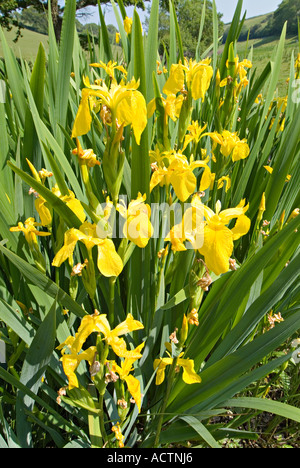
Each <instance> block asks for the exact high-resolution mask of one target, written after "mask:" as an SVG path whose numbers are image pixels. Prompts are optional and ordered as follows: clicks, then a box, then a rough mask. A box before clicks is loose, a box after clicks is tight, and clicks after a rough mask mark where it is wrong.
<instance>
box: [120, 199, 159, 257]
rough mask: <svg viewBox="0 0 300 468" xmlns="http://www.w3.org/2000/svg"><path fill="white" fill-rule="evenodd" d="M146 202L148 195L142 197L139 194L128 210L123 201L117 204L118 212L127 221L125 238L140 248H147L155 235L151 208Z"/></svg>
mask: <svg viewBox="0 0 300 468" xmlns="http://www.w3.org/2000/svg"><path fill="white" fill-rule="evenodd" d="M145 200H146V194H144V195H143V196H142V194H141V193H139V194H138V197H137V198H136V199H135V200H131V202H130V203H129V205H128V208H126V206H125V204H124V203H122V200H121V203H118V204H117V210H118V211H119V213H120V215H121V216H122V217H123V218H125V219H126V221H125V223H124V226H123V234H124V236H125V237H126V238H127V239H129V240H130V241H131V242H133V243H134V244H136V245H137V246H138V247H140V248H144V247H146V245H147V244H148V241H149V239H150V238H151V237H152V235H153V226H152V224H151V222H150V217H151V208H150V206H149V205H148V204H146V203H145Z"/></svg>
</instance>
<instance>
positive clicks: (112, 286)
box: [108, 276, 116, 326]
mask: <svg viewBox="0 0 300 468" xmlns="http://www.w3.org/2000/svg"><path fill="white" fill-rule="evenodd" d="M115 283H116V277H115V276H112V277H111V278H109V311H108V313H109V317H108V318H109V323H110V324H111V326H113V324H114V317H115Z"/></svg>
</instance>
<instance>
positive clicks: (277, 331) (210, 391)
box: [167, 310, 300, 413]
mask: <svg viewBox="0 0 300 468" xmlns="http://www.w3.org/2000/svg"><path fill="white" fill-rule="evenodd" d="M299 327H300V312H299V310H296V311H291V312H290V314H289V316H288V317H287V318H286V319H285V320H284V322H281V323H279V324H277V325H276V327H274V328H273V329H271V330H269V331H268V332H267V333H264V334H262V335H259V336H258V337H257V338H255V339H254V340H253V341H252V342H250V343H248V344H246V345H245V346H242V347H241V348H239V349H238V350H237V351H235V352H234V353H231V354H230V355H228V356H226V357H224V358H223V359H220V360H219V361H217V362H216V363H215V364H213V365H211V366H210V367H208V368H207V369H205V368H204V370H203V371H202V372H201V374H200V375H201V378H202V382H201V383H200V384H199V385H198V384H197V385H196V384H194V385H186V386H185V387H184V388H182V389H181V391H180V393H179V394H178V392H176V394H177V396H178V398H175V395H174V394H173V395H172V398H173V401H172V403H171V404H170V405H169V406H168V407H167V412H168V413H178V412H180V413H181V412H186V411H192V412H195V411H200V410H203V409H210V408H212V407H214V404H219V402H220V398H222V396H223V395H224V391H225V389H226V388H227V387H229V388H230V386H231V385H232V386H234V385H235V382H236V381H237V380H238V379H239V378H242V376H245V375H246V374H247V372H249V369H251V368H252V367H253V366H254V365H256V364H257V363H259V362H260V361H261V359H262V358H263V357H265V356H267V355H268V354H269V353H271V352H272V351H274V350H275V349H276V348H277V347H278V346H280V345H281V344H282V343H284V342H285V341H286V340H287V339H288V338H289V337H290V336H292V335H293V333H295V331H296V330H298V329H299ZM288 358H289V357H288V356H285V359H288ZM275 361H276V360H275ZM270 364H272V361H270ZM276 364H277V362H274V363H273V365H274V366H275V367H273V368H276ZM241 390H242V388H240V389H239V391H241ZM223 398H224V396H223ZM221 401H222V400H221Z"/></svg>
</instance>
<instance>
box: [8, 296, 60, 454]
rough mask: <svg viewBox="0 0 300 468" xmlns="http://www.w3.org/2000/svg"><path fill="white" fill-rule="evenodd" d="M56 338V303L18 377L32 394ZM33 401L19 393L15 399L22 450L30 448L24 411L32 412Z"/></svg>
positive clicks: (46, 363) (18, 434) (38, 332)
mask: <svg viewBox="0 0 300 468" xmlns="http://www.w3.org/2000/svg"><path fill="white" fill-rule="evenodd" d="M55 337H56V301H54V304H53V306H52V307H51V309H50V310H49V312H48V314H47V315H46V317H45V319H44V320H43V322H42V323H41V325H40V327H39V328H38V330H37V332H36V334H35V336H34V338H33V340H32V342H31V345H30V347H29V349H28V351H27V353H26V356H25V360H24V362H23V367H22V371H21V376H20V382H21V383H22V384H23V385H26V387H28V388H29V389H30V390H31V391H32V392H34V393H36V394H37V393H38V390H39V388H40V386H41V383H42V379H43V377H44V375H45V372H46V369H47V366H48V364H49V363H50V360H51V356H52V353H53V350H54V346H55ZM33 405H34V400H33V399H32V398H30V397H28V396H26V393H25V394H24V392H22V391H19V392H18V394H17V399H16V427H17V436H18V439H19V440H20V443H21V445H22V447H23V448H25V447H32V443H33V441H32V433H31V424H30V423H29V422H28V421H27V416H26V413H25V411H26V410H27V411H32V409H33Z"/></svg>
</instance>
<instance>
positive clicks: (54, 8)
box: [0, 0, 147, 41]
mask: <svg viewBox="0 0 300 468" xmlns="http://www.w3.org/2000/svg"><path fill="white" fill-rule="evenodd" d="M145 1H147V0H145ZM50 3H51V16H52V21H53V26H54V31H55V36H56V39H57V41H59V39H60V33H61V25H62V15H63V12H64V6H61V5H60V3H61V2H60V3H59V2H58V0H52V1H51V2H49V1H48V0H0V25H1V26H3V27H4V28H6V29H8V30H10V29H11V28H12V26H16V27H17V28H18V31H17V37H16V40H17V39H18V37H19V35H20V32H21V29H22V27H23V26H22V23H20V22H19V21H18V15H17V12H18V11H20V10H24V9H27V8H29V7H34V8H35V9H36V10H37V11H38V12H45V11H48V7H49V4H50ZM63 3H65V2H63ZM100 3H101V4H106V3H109V0H100ZM123 3H124V6H128V5H136V6H137V7H139V8H142V9H144V8H145V5H144V1H143V0H138V1H137V2H136V1H135V0H123ZM97 5H98V0H76V10H77V11H78V10H83V9H84V8H87V7H89V6H97Z"/></svg>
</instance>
